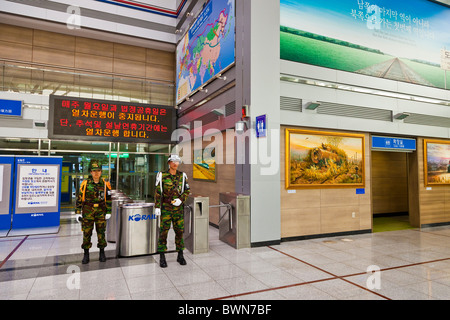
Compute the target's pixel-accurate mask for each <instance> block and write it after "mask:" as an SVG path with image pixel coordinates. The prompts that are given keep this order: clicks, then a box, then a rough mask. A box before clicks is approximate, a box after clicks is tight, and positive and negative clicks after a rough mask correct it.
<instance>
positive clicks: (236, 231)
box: [216, 192, 250, 249]
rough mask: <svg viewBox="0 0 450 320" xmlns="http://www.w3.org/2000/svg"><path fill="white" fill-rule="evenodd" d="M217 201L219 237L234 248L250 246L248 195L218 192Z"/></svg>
mask: <svg viewBox="0 0 450 320" xmlns="http://www.w3.org/2000/svg"><path fill="white" fill-rule="evenodd" d="M219 201H220V205H218V206H216V207H219V208H220V214H219V239H220V240H221V241H223V242H225V243H228V244H229V245H230V246H232V247H234V248H236V249H241V248H250V196H246V195H242V194H238V193H234V192H227V193H220V194H219Z"/></svg>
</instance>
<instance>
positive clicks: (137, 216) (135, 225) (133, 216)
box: [116, 203, 159, 257]
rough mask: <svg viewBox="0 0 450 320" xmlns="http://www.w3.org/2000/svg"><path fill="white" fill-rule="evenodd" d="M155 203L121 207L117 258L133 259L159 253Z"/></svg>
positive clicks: (125, 204)
mask: <svg viewBox="0 0 450 320" xmlns="http://www.w3.org/2000/svg"><path fill="white" fill-rule="evenodd" d="M154 208H155V204H154V203H124V204H121V205H119V219H118V220H117V221H118V223H117V226H116V234H117V242H116V257H132V256H140V255H148V254H153V253H156V252H157V249H158V237H159V219H158V217H156V216H155V214H154Z"/></svg>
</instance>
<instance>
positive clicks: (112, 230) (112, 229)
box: [106, 195, 133, 242]
mask: <svg viewBox="0 0 450 320" xmlns="http://www.w3.org/2000/svg"><path fill="white" fill-rule="evenodd" d="M132 201H133V200H131V199H130V198H128V197H126V196H125V195H122V196H116V195H115V196H113V197H111V218H109V220H108V223H107V225H106V240H107V241H108V242H116V241H117V234H116V225H117V220H118V217H119V206H120V205H121V204H123V203H128V202H132Z"/></svg>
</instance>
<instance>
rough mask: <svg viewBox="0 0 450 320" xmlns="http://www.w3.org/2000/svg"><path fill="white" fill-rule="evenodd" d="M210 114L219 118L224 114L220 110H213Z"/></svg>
mask: <svg viewBox="0 0 450 320" xmlns="http://www.w3.org/2000/svg"><path fill="white" fill-rule="evenodd" d="M211 112H212V113H214V114H215V115H216V116H219V117H221V116H223V115H225V112H224V111H223V110H222V109H213V110H212V111H211Z"/></svg>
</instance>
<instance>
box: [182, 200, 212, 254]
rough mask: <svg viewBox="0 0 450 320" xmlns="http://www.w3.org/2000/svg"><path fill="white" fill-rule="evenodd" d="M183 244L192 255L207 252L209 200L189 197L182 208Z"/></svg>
mask: <svg viewBox="0 0 450 320" xmlns="http://www.w3.org/2000/svg"><path fill="white" fill-rule="evenodd" d="M184 244H185V247H186V249H188V250H189V251H190V252H191V253H192V254H198V253H207V252H209V198H208V197H200V196H190V197H189V198H188V199H187V201H186V203H185V206H184Z"/></svg>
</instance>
